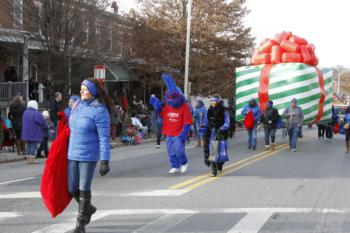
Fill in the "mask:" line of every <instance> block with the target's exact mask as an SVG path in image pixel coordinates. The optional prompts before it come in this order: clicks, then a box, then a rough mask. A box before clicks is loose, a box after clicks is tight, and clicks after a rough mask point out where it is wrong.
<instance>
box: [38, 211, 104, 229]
mask: <svg viewBox="0 0 350 233" xmlns="http://www.w3.org/2000/svg"><path fill="white" fill-rule="evenodd" d="M108 215H109V212H108V211H97V212H96V213H95V214H94V215H92V218H91V222H93V221H97V220H99V219H101V218H104V217H107V216H108ZM76 221H77V218H76V217H74V218H70V219H69V220H67V221H65V222H63V223H57V224H53V225H50V226H47V227H44V228H42V229H40V230H37V231H33V232H32V233H48V232H50V233H63V232H67V231H70V230H73V229H74V228H75V223H76Z"/></svg>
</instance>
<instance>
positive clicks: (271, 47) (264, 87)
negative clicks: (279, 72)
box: [251, 32, 326, 123]
mask: <svg viewBox="0 0 350 233" xmlns="http://www.w3.org/2000/svg"><path fill="white" fill-rule="evenodd" d="M279 63H305V64H308V65H311V66H315V69H316V72H317V75H318V79H319V84H320V91H321V97H320V100H319V109H318V114H317V116H316V119H315V121H314V123H316V122H319V121H320V120H321V118H322V115H323V107H324V101H325V98H326V92H325V89H324V80H323V74H322V72H321V71H320V69H318V68H317V67H316V66H317V64H318V58H317V57H316V55H315V46H314V45H313V44H311V43H309V42H308V41H307V40H306V39H304V38H302V37H298V36H296V35H293V33H291V32H282V33H279V34H276V36H275V37H274V39H265V40H263V41H262V42H261V43H260V45H259V47H258V48H257V49H256V51H255V53H254V55H253V57H252V59H251V64H252V65H261V64H265V66H264V67H263V68H262V69H261V74H260V82H259V93H258V97H259V104H260V108H261V110H262V111H264V110H265V104H266V102H267V101H269V92H268V91H269V82H270V72H271V69H272V65H273V64H279Z"/></svg>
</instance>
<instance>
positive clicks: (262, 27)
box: [119, 0, 350, 68]
mask: <svg viewBox="0 0 350 233" xmlns="http://www.w3.org/2000/svg"><path fill="white" fill-rule="evenodd" d="M119 4H120V9H121V11H122V12H127V11H128V10H129V9H131V8H135V7H137V5H136V1H135V0H120V1H119ZM247 7H248V9H249V10H250V11H251V13H250V14H249V15H248V17H247V18H246V20H245V23H246V25H247V26H250V27H252V34H253V36H255V37H256V43H257V44H258V43H259V42H260V41H261V40H263V39H264V38H272V37H273V36H274V34H276V33H279V32H281V31H284V30H285V31H292V32H293V33H294V34H296V35H298V36H301V37H304V38H305V39H307V40H308V41H310V42H311V43H313V44H315V45H316V55H317V56H318V57H319V59H320V65H321V66H328V67H330V66H335V65H342V66H345V67H349V68H350V28H349V22H350V21H349V19H348V18H347V17H348V15H349V12H350V0H332V1H326V0H247Z"/></svg>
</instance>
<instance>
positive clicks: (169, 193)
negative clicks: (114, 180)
mask: <svg viewBox="0 0 350 233" xmlns="http://www.w3.org/2000/svg"><path fill="white" fill-rule="evenodd" d="M186 192H188V190H185V189H177V190H169V189H165V190H144V191H137V192H130V193H121V192H106V191H104V192H103V191H102V192H93V194H92V195H94V196H102V197H116V196H118V197H174V196H175V197H176V196H181V195H183V194H185V193H186ZM29 198H41V193H40V192H17V193H4V194H0V199H29Z"/></svg>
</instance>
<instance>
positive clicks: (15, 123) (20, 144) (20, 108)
mask: <svg viewBox="0 0 350 233" xmlns="http://www.w3.org/2000/svg"><path fill="white" fill-rule="evenodd" d="M25 110H26V106H25V105H24V104H23V103H22V97H21V96H15V97H14V98H13V103H12V104H11V105H10V111H9V114H8V117H9V119H10V120H11V123H12V128H13V129H14V131H15V134H16V149H17V154H18V155H24V154H25V142H24V141H22V140H21V137H22V136H21V135H22V117H23V113H24V111H25ZM0 145H1V144H0Z"/></svg>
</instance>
